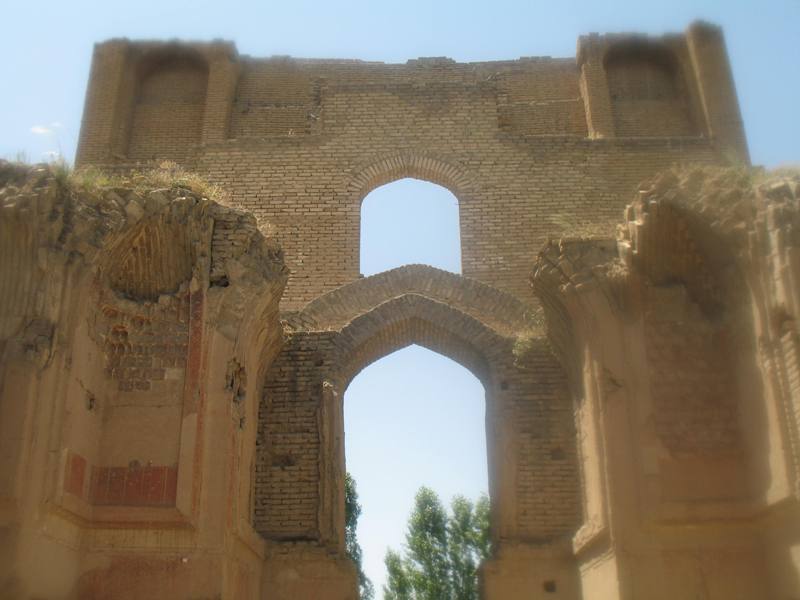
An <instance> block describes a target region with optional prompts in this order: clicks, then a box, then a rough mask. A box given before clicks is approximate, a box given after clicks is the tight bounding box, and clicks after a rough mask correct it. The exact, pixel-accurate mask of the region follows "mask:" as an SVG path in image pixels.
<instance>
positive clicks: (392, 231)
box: [344, 179, 488, 599]
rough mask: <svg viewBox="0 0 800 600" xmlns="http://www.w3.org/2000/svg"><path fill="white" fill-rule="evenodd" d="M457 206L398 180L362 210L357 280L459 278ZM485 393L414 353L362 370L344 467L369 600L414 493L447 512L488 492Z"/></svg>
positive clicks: (351, 395) (442, 193)
mask: <svg viewBox="0 0 800 600" xmlns="http://www.w3.org/2000/svg"><path fill="white" fill-rule="evenodd" d="M458 214H459V213H458V200H457V199H456V197H455V196H454V195H453V194H452V193H451V192H450V191H449V190H447V189H446V188H444V187H442V186H439V185H436V184H433V183H429V182H426V181H420V180H418V179H400V180H398V181H395V182H392V183H389V184H386V185H383V186H381V187H378V188H376V189H375V190H373V191H372V192H371V193H369V194H368V195H367V196H366V197H365V198H364V202H363V204H362V206H361V273H362V274H363V275H365V276H369V275H374V274H375V273H380V272H382V271H386V270H388V269H393V268H395V267H399V266H402V265H406V264H414V263H420V264H427V265H431V266H433V267H437V268H439V269H444V270H446V271H451V272H454V273H461V245H460V233H459V220H458ZM484 397H485V394H484V389H483V386H482V385H481V383H480V381H478V379H477V378H476V377H475V376H474V375H472V373H470V372H469V371H468V370H467V369H465V368H464V367H462V366H461V365H459V364H457V363H455V362H453V361H452V360H450V359H448V358H445V357H444V356H442V355H440V354H436V353H434V352H431V351H430V350H427V349H425V348H422V347H420V346H416V345H412V346H409V347H407V348H404V349H402V350H399V351H397V352H395V353H393V354H391V355H389V356H387V357H385V358H383V359H381V360H379V361H377V362H376V363H374V364H372V365H370V366H368V367H367V368H366V369H364V370H363V371H362V372H361V373H360V374H359V375H357V376H356V377H355V379H353V382H352V383H351V384H350V387H349V388H348V389H347V392H346V394H345V399H344V411H345V452H346V457H347V469H348V470H349V471H350V473H351V474H352V475H353V476H354V478H355V480H356V484H357V486H358V493H359V497H360V501H361V504H362V506H363V513H362V515H361V520H360V522H359V532H358V533H359V540H360V542H361V545H362V549H363V551H364V570H365V571H366V573H367V575H368V576H369V577H370V579H372V582H373V583H374V585H375V591H376V598H377V599H380V598H382V597H383V595H382V590H381V588H382V586H383V584H384V582H385V569H384V565H383V558H384V556H385V554H386V549H387V548H388V547H391V548H394V549H395V550H399V549H401V548H402V546H403V544H404V543H405V530H406V522H407V519H408V515H409V514H410V512H411V509H412V506H413V502H414V495H415V494H416V492H417V490H418V489H419V487H420V486H422V485H426V486H428V487H430V488H433V489H434V490H435V491H436V492H437V493H438V494H439V496H440V497H441V498H442V501H443V502H445V504H449V502H450V500H451V499H452V497H453V496H454V495H456V494H462V495H464V496H466V497H468V498H472V499H475V498H477V497H478V495H479V494H480V493H482V492H487V491H488V475H487V463H486V429H485V410H486V406H485V398H484Z"/></svg>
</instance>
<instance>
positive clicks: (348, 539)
mask: <svg viewBox="0 0 800 600" xmlns="http://www.w3.org/2000/svg"><path fill="white" fill-rule="evenodd" d="M360 516H361V505H360V504H359V503H358V492H357V491H356V482H355V480H354V479H353V477H352V476H351V475H350V473H345V476H344V546H345V550H346V551H347V555H348V556H349V557H350V559H351V560H352V561H353V562H354V563H355V565H356V571H357V572H358V592H359V596H360V598H361V600H372V599H373V598H374V597H375V588H374V587H373V585H372V582H371V581H370V580H369V578H368V577H367V576H366V574H365V573H364V569H363V567H362V564H361V558H362V556H361V545H360V544H359V543H358V537H357V532H356V529H357V527H358V517H360Z"/></svg>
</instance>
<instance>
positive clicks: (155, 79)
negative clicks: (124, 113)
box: [128, 54, 208, 160]
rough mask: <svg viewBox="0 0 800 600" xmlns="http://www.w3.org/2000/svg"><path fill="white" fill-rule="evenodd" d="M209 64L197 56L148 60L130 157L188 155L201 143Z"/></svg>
mask: <svg viewBox="0 0 800 600" xmlns="http://www.w3.org/2000/svg"><path fill="white" fill-rule="evenodd" d="M207 87H208V67H207V65H206V64H205V63H204V62H203V61H202V60H201V59H200V58H197V57H194V56H184V55H180V54H179V55H177V56H166V57H160V58H159V59H158V60H150V61H147V63H146V65H145V66H144V67H143V68H142V70H141V76H140V78H139V82H138V88H137V91H136V97H135V100H134V106H133V115H132V120H131V129H130V141H129V144H128V157H129V158H133V159H144V160H151V159H174V160H181V159H183V158H186V157H187V156H188V155H189V154H190V152H191V150H192V149H193V147H195V146H197V145H198V144H199V143H200V140H201V135H202V129H203V114H204V110H205V101H206V89H207Z"/></svg>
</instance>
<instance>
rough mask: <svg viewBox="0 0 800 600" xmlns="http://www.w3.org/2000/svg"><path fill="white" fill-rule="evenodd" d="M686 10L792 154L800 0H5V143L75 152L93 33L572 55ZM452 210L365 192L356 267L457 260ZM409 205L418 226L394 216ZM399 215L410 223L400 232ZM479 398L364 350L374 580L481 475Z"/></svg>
mask: <svg viewBox="0 0 800 600" xmlns="http://www.w3.org/2000/svg"><path fill="white" fill-rule="evenodd" d="M696 18H703V19H707V20H710V21H712V22H715V23H717V24H720V25H722V26H723V27H724V28H725V33H726V38H727V43H728V51H729V54H730V58H731V63H732V66H733V72H734V77H735V80H736V85H737V90H738V94H739V101H740V104H741V107H742V114H743V117H744V122H745V128H746V132H747V136H748V140H749V145H750V151H751V155H752V159H753V162H754V163H756V164H763V165H766V166H769V167H774V166H778V165H781V164H786V163H800V144H798V140H800V117H798V111H797V108H796V106H797V101H798V100H797V99H798V98H800V76H798V75H800V69H799V68H798V66H797V54H798V41H800V33H798V25H799V24H800V0H764V1H760V2H759V1H756V0H727V1H722V0H694V1H689V0H669V1H663V2H647V1H644V0H616V1H613V2H612V1H609V2H599V1H590V0H586V1H579V0H560V1H557V2H554V1H553V0H547V1H536V2H534V1H509V0H492V1H491V2H490V1H488V0H485V1H483V2H473V1H470V0H457V1H456V0H446V1H439V2H437V1H434V0H427V1H422V0H405V1H403V2H395V1H389V0H385V1H380V0H372V1H366V0H360V1H336V0H328V1H324V2H309V1H307V0H293V1H291V2H287V1H285V0H284V1H282V2H267V1H261V2H236V1H227V2H223V1H222V0H215V1H214V2H204V1H201V0H193V1H191V2H183V1H181V2H170V1H168V0H158V1H153V0H138V1H136V2H116V1H113V0H106V1H103V2H90V1H81V0H61V1H58V2H53V1H40V2H15V1H11V0H7V2H5V3H4V5H3V22H4V25H5V27H4V31H3V35H2V36H0V56H3V57H4V60H3V61H2V62H0V81H2V82H3V83H4V85H3V91H2V93H0V157H5V158H14V157H15V156H17V155H20V154H21V155H24V156H26V157H27V158H28V160H31V161H39V160H43V159H45V158H48V157H50V156H52V155H53V153H56V152H60V153H62V154H63V155H64V156H65V157H66V158H67V159H68V160H70V161H71V160H72V158H73V156H74V152H75V145H76V142H77V136H78V131H79V128H80V115H81V109H82V104H83V95H84V91H85V86H86V79H87V76H88V72H89V61H90V58H91V52H92V45H93V44H94V42H96V41H100V40H104V39H107V38H111V37H131V38H182V39H202V40H208V39H213V38H224V39H230V40H233V41H235V42H236V44H237V46H238V49H239V52H240V53H242V54H251V55H254V56H270V55H292V56H298V57H320V58H360V59H364V60H381V61H386V62H405V61H406V60H408V59H411V58H417V57H419V56H449V57H451V58H454V59H456V60H459V61H478V60H493V59H510V58H517V57H520V56H542V55H550V56H565V57H568V56H574V54H575V45H576V41H577V37H578V35H580V34H584V33H589V32H593V31H597V32H620V31H639V32H649V33H662V32H666V31H682V30H684V29H685V27H686V25H687V24H688V23H689V22H691V21H692V20H694V19H696ZM457 214H458V212H457V202H456V200H455V199H454V198H453V196H452V195H451V194H449V192H447V191H446V190H443V189H442V188H437V187H436V186H433V185H432V184H425V183H422V182H413V181H401V182H397V183H395V184H391V185H389V186H385V187H383V188H379V189H378V190H375V191H374V192H373V193H372V194H370V196H368V197H367V199H366V200H365V204H364V225H363V226H364V232H365V237H364V240H363V241H364V245H363V246H362V253H363V255H364V257H365V260H364V263H363V265H362V270H363V271H364V272H365V273H367V274H369V273H373V272H377V271H380V270H383V269H385V268H391V267H394V266H398V265H400V264H405V263H408V262H424V263H430V264H434V265H436V266H441V267H442V268H446V269H449V270H453V271H456V270H458V261H459V258H458V224H457ZM420 215H425V217H424V224H425V227H407V226H404V225H402V224H401V221H400V219H403V218H414V219H419V216H420ZM417 222H419V221H417ZM407 231H414V237H413V239H412V238H410V237H409V236H399V237H398V234H399V232H407ZM531 260H533V257H532V259H531ZM483 411H484V406H483V389H482V387H481V385H480V383H479V382H478V381H477V380H476V379H475V378H474V377H473V376H472V375H471V374H469V373H468V372H466V371H465V370H464V369H463V368H461V367H459V366H458V365H456V364H455V363H453V362H451V361H449V360H447V359H445V358H442V357H440V356H438V355H435V354H432V353H430V352H428V351H427V350H423V349H421V348H416V347H411V348H409V349H406V350H403V351H400V352H397V353H395V354H393V355H391V356H389V357H387V358H385V359H383V360H382V361H379V362H378V363H375V364H374V365H372V366H370V367H368V368H367V369H365V370H364V371H363V372H362V373H361V375H359V376H358V377H357V378H356V379H355V380H354V381H353V383H352V384H351V387H350V389H349V390H348V392H347V394H346V396H345V418H346V440H347V456H348V464H349V466H350V469H351V470H352V471H353V472H354V474H355V476H356V479H357V481H358V485H359V491H360V494H361V497H362V500H363V504H364V513H363V517H362V527H361V531H360V536H361V539H362V543H363V545H364V547H365V548H364V549H365V558H366V563H367V570H368V574H369V575H370V576H372V577H373V579H374V580H375V581H376V583H378V584H379V585H378V587H380V582H381V581H382V579H383V575H382V559H383V553H384V551H385V547H386V545H387V544H388V545H392V546H394V547H398V546H399V545H400V543H401V542H402V537H403V529H404V527H405V519H406V515H407V513H408V511H409V509H410V507H411V502H412V498H413V494H414V491H415V490H416V489H417V487H418V486H419V485H422V484H427V485H430V486H432V487H434V488H435V489H437V490H438V491H439V492H440V493H441V495H442V496H443V497H444V498H445V499H449V497H451V496H452V495H453V494H455V493H457V492H460V493H464V494H467V495H469V496H473V497H474V496H475V495H476V494H477V493H478V492H479V491H481V490H484V489H485V488H486V460H485V440H484V433H483ZM387 475H391V476H390V477H387ZM378 596H379V597H380V594H379V595H378Z"/></svg>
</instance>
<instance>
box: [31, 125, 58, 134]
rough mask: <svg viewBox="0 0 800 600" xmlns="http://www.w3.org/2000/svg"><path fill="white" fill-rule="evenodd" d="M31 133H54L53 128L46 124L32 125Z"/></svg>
mask: <svg viewBox="0 0 800 600" xmlns="http://www.w3.org/2000/svg"><path fill="white" fill-rule="evenodd" d="M31 133H35V134H36V135H49V134H51V133H53V130H52V129H50V128H49V127H45V126H44V125H34V126H33V127H31Z"/></svg>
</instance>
